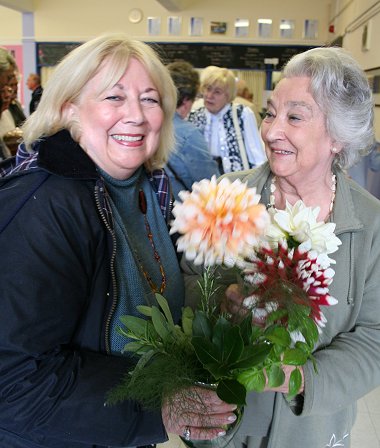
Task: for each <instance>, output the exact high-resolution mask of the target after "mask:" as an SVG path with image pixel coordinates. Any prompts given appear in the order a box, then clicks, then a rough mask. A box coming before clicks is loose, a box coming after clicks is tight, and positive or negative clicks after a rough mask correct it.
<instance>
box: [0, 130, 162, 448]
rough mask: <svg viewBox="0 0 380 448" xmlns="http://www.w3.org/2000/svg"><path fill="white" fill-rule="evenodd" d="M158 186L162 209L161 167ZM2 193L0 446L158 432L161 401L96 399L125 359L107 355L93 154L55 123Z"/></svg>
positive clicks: (149, 439)
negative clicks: (151, 407)
mask: <svg viewBox="0 0 380 448" xmlns="http://www.w3.org/2000/svg"><path fill="white" fill-rule="evenodd" d="M4 163H5V162H4ZM8 163H9V162H8ZM23 168H26V169H23ZM151 180H152V185H156V184H157V182H154V179H153V178H151ZM159 189H160V190H162V191H161V192H160V193H158V196H159V199H161V202H162V208H167V209H168V207H169V195H168V194H167V193H168V192H167V183H166V181H165V177H163V175H162V173H161V184H160V187H159ZM156 192H157V191H156ZM0 204H1V212H0V232H1V233H0V250H1V257H0V303H1V306H0V446H1V447H12V448H37V447H38V448H40V447H45V448H46V447H49V448H88V447H98V446H112V447H125V446H139V445H146V444H150V443H158V442H163V441H165V440H166V438H167V436H166V432H165V429H164V426H163V424H162V419H161V415H160V412H156V413H155V412H145V411H143V410H142V409H140V407H139V406H138V405H137V404H136V403H133V402H124V403H122V404H120V405H116V406H112V407H110V406H104V402H105V396H106V393H107V391H108V390H109V389H110V388H112V387H113V386H114V385H116V384H117V383H118V382H119V381H120V378H121V377H122V376H123V375H124V374H125V372H126V371H127V369H128V368H130V364H129V363H130V361H129V360H128V359H127V358H123V357H116V356H111V355H109V354H108V348H107V344H108V334H107V332H108V330H109V322H110V318H111V313H112V310H113V307H114V306H115V303H114V295H115V284H114V282H113V260H114V251H115V243H114V234H113V227H112V219H111V217H110V210H109V208H108V207H107V201H106V200H105V194H104V186H103V182H102V180H101V178H100V177H99V175H98V173H97V171H96V167H95V165H94V163H93V162H92V161H91V159H90V158H89V157H88V156H87V155H86V153H85V152H84V151H83V150H82V149H81V148H80V147H79V146H78V145H77V144H76V143H75V142H74V141H73V140H72V139H71V137H70V136H69V134H68V132H66V131H61V132H59V133H58V134H56V135H54V136H52V137H49V138H48V139H46V140H44V141H42V142H41V143H40V144H39V147H38V153H36V155H35V156H34V157H32V158H31V159H30V161H28V162H24V163H23V164H22V165H21V166H20V168H18V169H17V170H16V172H14V173H13V174H10V175H8V176H6V177H4V178H2V179H0Z"/></svg>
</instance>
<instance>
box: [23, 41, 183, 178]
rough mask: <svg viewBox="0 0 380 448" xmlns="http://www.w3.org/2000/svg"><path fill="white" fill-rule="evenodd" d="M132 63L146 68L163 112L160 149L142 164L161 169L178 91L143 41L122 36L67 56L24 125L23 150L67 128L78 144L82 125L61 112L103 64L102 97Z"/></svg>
mask: <svg viewBox="0 0 380 448" xmlns="http://www.w3.org/2000/svg"><path fill="white" fill-rule="evenodd" d="M130 58H135V59H137V60H138V61H139V62H140V63H141V64H142V65H143V66H144V67H145V69H146V71H147V73H148V74H149V76H150V78H151V79H152V81H153V83H154V84H155V87H156V88H157V90H158V92H159V95H160V99H161V105H162V109H163V112H164V121H163V124H162V128H161V133H160V141H159V147H158V150H157V151H156V153H155V154H154V155H153V157H152V159H151V160H149V161H148V162H146V167H147V168H148V169H154V168H159V167H161V166H163V165H164V164H165V163H166V161H167V159H168V158H169V155H170V152H171V151H172V150H173V148H174V143H175V142H174V134H173V115H174V112H175V109H176V98H177V96H176V88H175V86H174V83H173V81H172V79H171V76H170V75H169V73H168V71H167V69H166V68H165V66H164V65H163V64H162V62H161V60H160V58H159V57H158V56H157V54H156V53H155V51H154V50H153V49H152V48H151V47H149V46H148V45H147V44H144V43H143V42H140V41H137V40H132V39H129V38H128V37H127V36H126V35H124V34H104V35H101V36H99V37H97V38H95V39H92V40H90V41H88V42H86V43H84V44H82V45H80V46H79V47H77V48H76V49H74V50H73V51H72V52H70V53H69V54H68V55H67V56H66V57H65V58H64V59H63V60H62V61H61V62H60V63H59V64H58V66H57V67H56V69H55V70H54V73H53V75H52V76H51V77H50V79H49V80H48V82H47V84H46V86H45V88H44V93H43V95H42V98H41V101H40V103H39V105H38V108H37V109H36V111H35V112H34V113H33V114H32V115H31V116H30V117H29V118H28V119H27V120H26V122H25V124H24V125H23V128H22V129H23V137H24V142H25V145H26V148H27V149H28V150H30V149H31V148H32V144H33V143H34V142H35V141H37V140H40V139H42V138H44V137H48V136H50V135H53V134H55V133H56V132H58V131H59V130H62V129H67V130H68V131H69V132H70V133H71V135H72V137H73V139H74V140H75V141H77V142H78V141H79V137H80V132H81V130H80V123H78V122H75V121H73V120H72V119H71V118H70V117H69V114H67V113H66V112H65V110H66V108H65V107H64V106H65V105H66V104H68V103H78V101H79V99H80V96H81V92H82V90H83V88H84V87H85V85H86V84H87V83H88V82H89V81H90V80H91V79H92V78H93V77H94V76H95V75H96V74H97V73H98V71H99V69H100V68H101V67H102V64H103V62H105V61H106V62H107V63H108V64H109V66H108V68H109V69H108V72H107V77H105V78H104V79H103V82H102V85H101V86H100V92H102V91H104V90H106V89H108V88H110V87H111V86H113V85H114V84H115V83H116V82H117V81H118V80H119V79H120V78H121V77H122V75H123V74H124V72H125V71H126V69H127V67H128V63H129V60H130Z"/></svg>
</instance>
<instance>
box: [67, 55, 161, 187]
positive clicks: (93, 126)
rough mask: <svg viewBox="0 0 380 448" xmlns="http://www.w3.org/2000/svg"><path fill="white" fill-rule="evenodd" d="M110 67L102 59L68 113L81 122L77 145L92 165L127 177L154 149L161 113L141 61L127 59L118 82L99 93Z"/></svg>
mask: <svg viewBox="0 0 380 448" xmlns="http://www.w3.org/2000/svg"><path fill="white" fill-rule="evenodd" d="M109 71H110V67H109V64H107V63H105V64H104V66H103V67H102V68H101V69H100V70H99V72H98V73H97V74H96V75H95V76H94V77H93V78H92V79H91V80H90V81H89V82H88V83H87V84H86V86H85V88H84V89H83V91H82V93H81V96H80V98H79V102H78V103H75V104H74V103H71V104H69V105H68V110H69V112H68V113H69V114H70V115H71V118H73V119H75V120H77V121H78V122H79V127H80V138H79V144H80V145H81V147H82V148H83V149H84V150H85V151H86V153H87V154H88V155H89V157H91V159H92V160H93V161H94V162H95V164H96V165H98V166H99V167H100V168H101V169H102V170H104V171H105V172H106V173H108V174H109V175H110V176H112V177H114V178H115V179H127V178H129V177H130V176H132V174H133V173H134V172H135V171H136V170H137V169H138V168H139V167H140V166H141V165H143V164H144V163H145V162H146V161H147V160H148V159H150V158H152V156H153V155H154V154H155V152H156V151H157V149H158V146H159V142H160V131H161V126H162V124H163V120H164V114H163V110H162V107H161V98H160V94H159V92H158V90H157V88H156V86H155V85H154V84H153V82H152V80H151V79H150V76H149V74H148V72H147V70H146V69H145V67H144V66H143V65H142V64H141V62H139V61H138V60H137V59H135V58H131V59H130V61H129V64H128V67H127V70H126V71H125V73H124V75H123V76H122V77H121V78H120V79H119V81H118V82H117V83H116V84H115V85H114V86H111V87H110V88H108V89H107V90H106V91H103V92H101V93H99V86H100V85H101V82H102V81H103V80H104V77H106V76H107V73H108V72H109Z"/></svg>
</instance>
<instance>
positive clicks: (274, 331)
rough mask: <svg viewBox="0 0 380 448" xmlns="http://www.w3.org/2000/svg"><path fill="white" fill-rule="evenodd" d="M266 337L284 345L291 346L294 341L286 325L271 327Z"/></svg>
mask: <svg viewBox="0 0 380 448" xmlns="http://www.w3.org/2000/svg"><path fill="white" fill-rule="evenodd" d="M265 338H266V339H268V340H269V341H270V342H273V344H277V345H281V346H282V347H289V346H290V344H291V342H292V340H291V338H290V334H289V332H288V331H287V330H286V328H284V327H277V326H272V327H269V328H268V330H267V331H266V332H265Z"/></svg>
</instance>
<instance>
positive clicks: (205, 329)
mask: <svg viewBox="0 0 380 448" xmlns="http://www.w3.org/2000/svg"><path fill="white" fill-rule="evenodd" d="M193 335H194V336H201V337H204V338H207V339H209V340H211V336H212V327H211V323H210V321H209V319H208V318H207V316H206V314H205V313H204V312H203V311H198V310H197V311H195V316H194V321H193Z"/></svg>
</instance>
